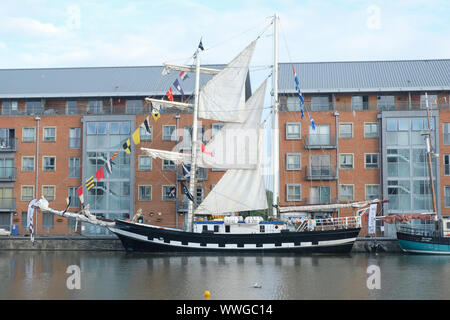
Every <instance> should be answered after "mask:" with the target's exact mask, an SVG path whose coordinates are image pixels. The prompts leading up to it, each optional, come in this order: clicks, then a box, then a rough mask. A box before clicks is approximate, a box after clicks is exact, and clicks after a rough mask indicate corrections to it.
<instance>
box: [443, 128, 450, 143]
mask: <svg viewBox="0 0 450 320" xmlns="http://www.w3.org/2000/svg"><path fill="white" fill-rule="evenodd" d="M443 126H444V138H443V141H444V144H446V145H450V123H444V124H443Z"/></svg>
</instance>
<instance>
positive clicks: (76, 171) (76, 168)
mask: <svg viewBox="0 0 450 320" xmlns="http://www.w3.org/2000/svg"><path fill="white" fill-rule="evenodd" d="M80 177H81V166H80V158H78V157H71V158H69V178H80Z"/></svg>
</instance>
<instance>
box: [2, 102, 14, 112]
mask: <svg viewBox="0 0 450 320" xmlns="http://www.w3.org/2000/svg"><path fill="white" fill-rule="evenodd" d="M2 107H3V108H2V114H4V115H11V114H18V108H17V101H3V103H2Z"/></svg>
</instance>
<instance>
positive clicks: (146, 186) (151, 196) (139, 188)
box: [137, 184, 153, 201]
mask: <svg viewBox="0 0 450 320" xmlns="http://www.w3.org/2000/svg"><path fill="white" fill-rule="evenodd" d="M148 187H149V188H150V199H142V198H141V188H148ZM137 191H138V201H152V199H153V187H152V185H150V184H145V185H138V190H137Z"/></svg>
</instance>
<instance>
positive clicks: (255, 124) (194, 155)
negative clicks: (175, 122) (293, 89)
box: [33, 15, 379, 254]
mask: <svg viewBox="0 0 450 320" xmlns="http://www.w3.org/2000/svg"><path fill="white" fill-rule="evenodd" d="M278 20H279V17H278V15H274V17H273V19H272V20H271V25H273V31H274V43H273V47H274V51H273V57H274V61H273V70H272V74H271V75H270V77H272V86H273V88H272V90H271V94H272V96H273V105H272V106H271V113H272V120H273V124H272V152H271V155H270V160H271V161H272V163H273V164H272V169H273V172H272V175H273V180H274V181H273V196H272V201H273V203H272V206H271V207H272V211H271V212H270V214H269V215H268V218H266V219H263V218H262V217H261V216H253V215H249V216H246V217H244V215H241V213H248V212H251V211H253V212H255V211H258V210H259V211H262V210H266V211H269V208H270V207H269V205H268V200H267V195H266V187H265V180H264V160H267V159H266V158H267V156H265V155H264V152H263V151H264V136H265V130H264V123H261V122H262V121H261V120H262V114H263V109H264V100H265V96H266V87H267V82H268V79H266V80H264V81H263V82H262V84H261V85H260V86H259V88H258V89H257V90H256V91H255V92H254V93H253V95H252V96H251V97H250V98H249V99H248V100H247V101H246V100H245V94H244V91H245V79H246V77H247V75H248V72H249V65H250V61H251V58H252V55H253V52H254V50H255V46H256V43H257V41H258V39H259V38H260V36H259V37H258V38H257V39H256V40H254V41H252V42H251V43H250V44H249V45H248V46H247V47H246V48H245V49H244V50H243V51H242V52H241V53H239V55H238V56H237V57H236V58H234V59H233V60H232V61H231V62H230V63H229V64H228V65H226V66H225V67H224V68H223V69H220V70H217V69H211V68H204V67H201V60H200V59H201V55H202V53H203V50H204V49H203V45H202V42H201V41H200V45H199V46H198V48H197V49H196V52H195V54H194V58H195V65H193V66H177V65H165V70H166V71H169V70H177V71H182V72H187V73H190V74H191V76H193V75H194V74H195V94H194V103H193V104H189V103H183V102H174V101H170V100H169V101H168V100H157V99H152V98H146V100H147V101H149V102H151V104H152V106H153V109H154V110H158V108H160V107H164V108H177V109H190V110H192V111H193V123H192V137H191V138H192V141H191V145H192V148H191V150H190V151H189V152H184V150H182V152H181V151H179V150H174V151H167V150H157V149H148V148H141V150H143V151H145V152H146V154H147V155H149V156H151V157H152V158H160V159H164V160H170V161H173V162H175V163H176V164H178V165H183V167H184V168H189V170H188V174H189V187H187V186H184V185H182V188H183V193H184V194H185V195H186V196H187V197H188V198H189V200H190V201H189V208H188V213H187V215H186V216H185V219H184V225H183V228H182V229H175V228H166V227H161V226H156V225H150V224H144V223H140V222H139V216H140V212H139V210H138V212H137V213H136V214H135V215H134V217H133V219H132V220H131V221H126V220H106V219H101V218H99V217H96V216H94V215H92V214H90V212H89V206H88V205H87V206H85V207H84V208H83V209H82V212H81V213H71V212H67V210H64V211H58V210H54V209H52V208H49V207H48V202H47V201H46V200H45V199H40V200H39V201H37V202H36V203H35V204H33V206H34V207H35V208H39V209H40V210H41V211H44V212H52V213H54V214H57V215H60V216H66V217H74V218H76V219H77V221H82V222H87V223H92V224H96V225H100V226H103V227H105V228H108V229H109V230H110V231H111V232H112V233H114V234H115V235H117V236H118V237H119V239H120V240H121V242H122V244H123V246H124V248H125V249H126V250H127V251H136V252H187V253H300V254H303V253H305V254H308V253H349V252H350V251H351V249H352V247H353V244H354V242H355V240H356V238H357V236H358V234H359V232H360V230H361V217H360V215H359V212H361V211H362V210H365V209H367V207H368V206H370V205H371V204H373V203H378V202H379V201H378V200H371V201H361V202H353V203H336V204H327V205H311V206H300V207H280V206H279V205H278V198H279V195H278V193H279V190H278V189H279V187H278V184H279V181H278V179H279V168H278V167H279V164H278V162H279V150H278V149H279V147H278V144H279V141H278V139H279V128H278V109H279V101H278ZM201 73H208V74H212V75H213V77H212V78H211V79H210V80H209V81H208V82H207V83H206V84H205V85H204V86H203V87H202V88H201V89H200V86H199V82H200V81H199V79H200V74H201ZM294 75H295V71H294ZM295 80H296V84H297V87H298V85H299V84H298V80H297V77H296V75H295ZM298 91H299V90H298ZM299 97H301V94H300V91H299ZM199 118H203V119H214V120H217V121H220V122H222V123H223V124H224V125H223V127H222V128H221V129H220V130H219V131H218V132H217V133H216V134H215V135H214V136H213V137H212V138H211V140H210V141H209V142H208V143H207V144H206V145H204V144H203V143H202V142H201V141H198V137H197V135H198V134H197V129H198V119H199ZM198 168H215V169H221V170H226V172H225V174H224V175H223V177H222V178H221V179H220V181H219V182H218V183H217V184H216V185H215V186H214V188H213V189H212V190H211V192H210V193H209V194H208V196H207V197H206V198H205V199H204V200H203V201H202V202H201V203H197V202H196V199H195V198H194V197H193V196H192V194H194V192H195V190H196V174H197V169H198ZM340 208H353V209H354V210H353V212H354V216H351V217H338V218H328V219H311V218H300V219H294V220H290V221H283V220H282V219H281V216H280V214H282V213H288V212H314V211H321V210H323V209H327V210H330V209H331V210H337V209H340Z"/></svg>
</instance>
